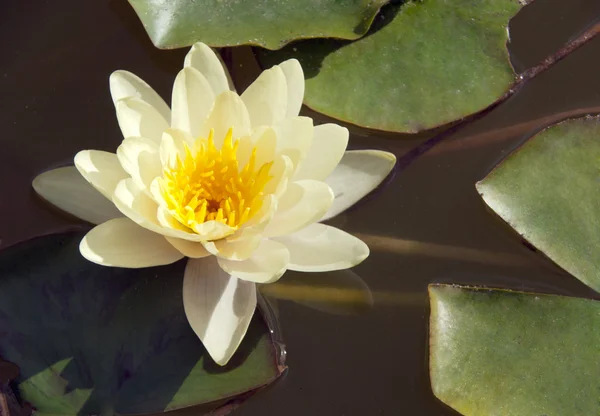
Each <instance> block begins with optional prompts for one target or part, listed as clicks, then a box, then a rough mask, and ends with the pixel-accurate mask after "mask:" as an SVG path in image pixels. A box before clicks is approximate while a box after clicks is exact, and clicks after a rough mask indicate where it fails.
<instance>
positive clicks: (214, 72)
mask: <svg viewBox="0 0 600 416" xmlns="http://www.w3.org/2000/svg"><path fill="white" fill-rule="evenodd" d="M184 66H185V67H188V68H194V69H196V70H197V71H198V72H200V73H201V74H202V75H204V77H205V78H206V80H207V81H208V83H209V84H210V87H211V88H212V90H213V92H214V94H215V96H216V95H219V94H221V93H222V92H224V91H229V90H233V89H234V88H233V83H232V82H231V80H230V78H229V73H228V72H227V69H225V64H224V63H223V61H222V60H221V58H220V57H219V56H218V55H217V54H216V53H215V52H214V51H213V50H212V49H211V48H209V47H208V46H207V45H205V44H204V43H201V42H198V43H195V44H194V45H193V46H192V48H191V49H190V51H189V52H188V54H187V55H186V57H185V63H184Z"/></svg>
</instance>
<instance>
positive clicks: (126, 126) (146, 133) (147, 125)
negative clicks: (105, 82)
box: [116, 97, 169, 144]
mask: <svg viewBox="0 0 600 416" xmlns="http://www.w3.org/2000/svg"><path fill="white" fill-rule="evenodd" d="M116 108H117V120H118V121H119V127H121V132H122V133H123V137H125V138H127V137H146V138H148V139H150V140H152V141H154V142H156V143H157V144H158V143H159V142H160V138H161V137H162V134H163V132H164V131H165V130H166V129H168V128H169V123H168V121H167V120H166V119H165V118H164V117H163V116H162V114H160V113H159V112H158V110H157V109H155V108H154V107H152V106H151V105H150V104H148V103H147V102H145V101H143V100H141V99H139V98H136V97H130V98H124V99H122V100H119V101H117V103H116Z"/></svg>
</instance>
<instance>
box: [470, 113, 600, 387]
mask: <svg viewBox="0 0 600 416" xmlns="http://www.w3.org/2000/svg"><path fill="white" fill-rule="evenodd" d="M477 190H478V191H479V193H480V194H481V196H482V197H483V199H484V200H485V202H486V203H487V204H488V205H489V206H490V208H492V209H493V210H494V211H495V212H496V213H497V214H498V215H499V216H500V217H502V218H503V219H504V220H505V221H506V222H507V223H508V224H510V225H511V226H512V227H513V228H514V229H515V230H517V231H518V232H519V233H520V234H521V235H522V236H523V237H524V238H525V239H527V240H528V241H529V242H531V243H532V244H533V245H534V246H536V247H537V248H538V249H539V250H541V251H542V252H544V253H545V254H546V255H547V256H548V257H550V258H551V259H552V260H554V261H555V262H556V263H557V264H558V265H559V266H561V267H562V268H564V269H565V270H567V271H568V272H569V273H571V274H573V275H574V276H575V277H577V278H578V279H579V280H581V281H582V282H583V283H585V284H586V285H588V286H590V287H592V288H593V289H595V290H597V291H600V122H599V119H598V118H591V117H590V118H583V119H577V120H570V121H565V122H563V123H560V124H557V125H555V126H552V127H550V128H548V129H546V130H544V131H542V132H541V133H539V134H537V135H536V136H534V137H533V138H531V139H529V140H528V141H527V142H526V143H525V144H524V145H523V146H521V147H520V148H519V149H518V150H516V151H515V152H514V153H512V154H511V155H510V156H509V157H508V158H506V159H505V160H504V161H503V162H502V163H501V164H500V165H498V166H497V167H496V168H495V169H494V170H493V171H492V172H491V173H490V174H489V175H488V176H487V177H486V178H485V179H483V180H482V181H481V182H479V183H478V184H477ZM599 397H600V396H599Z"/></svg>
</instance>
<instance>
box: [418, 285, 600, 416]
mask: <svg viewBox="0 0 600 416" xmlns="http://www.w3.org/2000/svg"><path fill="white" fill-rule="evenodd" d="M429 295H430V301H431V321H430V325H431V327H430V376H431V385H432V388H433V392H434V393H435V395H436V396H437V398H439V399H440V400H442V401H443V402H444V403H446V404H448V405H449V406H451V407H453V408H454V409H456V410H457V411H459V412H460V413H462V414H463V415H466V416H492V415H498V416H500V415H502V416H542V415H544V416H581V415H590V416H591V415H598V414H600V377H598V374H600V354H599V353H598V348H599V347H600V302H597V301H592V300H587V299H576V298H568V297H562V296H552V295H539V294H530V293H520V292H511V291H506V290H489V289H472V288H462V287H456V286H445V285H431V286H430V287H429Z"/></svg>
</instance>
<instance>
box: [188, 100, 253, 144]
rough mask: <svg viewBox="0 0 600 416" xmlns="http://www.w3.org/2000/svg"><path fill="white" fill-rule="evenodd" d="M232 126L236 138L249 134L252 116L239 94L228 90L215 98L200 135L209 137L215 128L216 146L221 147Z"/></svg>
mask: <svg viewBox="0 0 600 416" xmlns="http://www.w3.org/2000/svg"><path fill="white" fill-rule="evenodd" d="M230 128H233V137H234V138H237V137H242V136H247V135H249V134H250V116H249V115H248V110H247V109H246V106H245V105H244V102H243V101H242V99H241V98H240V97H239V95H237V94H236V93H235V92H232V91H226V92H224V93H222V94H220V95H219V96H217V98H216V99H215V105H214V106H213V109H212V111H211V113H210V116H208V119H207V120H206V122H205V123H204V127H203V128H202V131H201V132H200V136H202V137H208V134H209V132H210V129H214V140H215V146H216V147H217V148H218V149H220V148H221V146H222V145H223V140H224V139H225V135H226V134H227V131H228V130H229V129H230Z"/></svg>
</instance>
